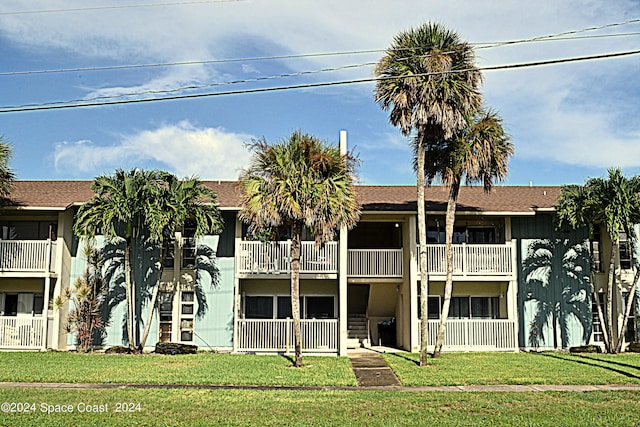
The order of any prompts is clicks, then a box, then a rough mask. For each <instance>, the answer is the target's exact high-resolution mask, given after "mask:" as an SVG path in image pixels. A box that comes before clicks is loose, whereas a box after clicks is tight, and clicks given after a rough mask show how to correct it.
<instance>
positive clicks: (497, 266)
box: [427, 241, 516, 279]
mask: <svg viewBox="0 0 640 427" xmlns="http://www.w3.org/2000/svg"><path fill="white" fill-rule="evenodd" d="M514 255H515V241H511V242H507V243H502V244H500V243H496V244H470V243H461V244H454V245H453V276H454V277H469V278H471V279H479V278H481V277H496V276H500V277H512V276H515V272H516V263H515V260H514ZM446 260H447V258H446V247H445V245H444V244H428V245H427V266H428V269H429V274H430V275H432V276H436V277H435V278H436V279H437V278H438V277H439V276H442V277H444V276H445V275H446V273H447V261H446Z"/></svg>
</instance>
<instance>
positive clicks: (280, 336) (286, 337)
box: [236, 319, 339, 353]
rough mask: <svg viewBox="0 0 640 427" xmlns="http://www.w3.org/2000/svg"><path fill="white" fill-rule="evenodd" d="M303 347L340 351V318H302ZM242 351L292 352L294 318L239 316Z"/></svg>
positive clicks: (314, 350)
mask: <svg viewBox="0 0 640 427" xmlns="http://www.w3.org/2000/svg"><path fill="white" fill-rule="evenodd" d="M300 329H301V335H302V350H303V351H310V352H317V353H323V352H327V353H336V352H337V351H338V335H339V334H338V320H337V319H301V320H300ZM236 330H237V333H238V344H237V347H236V350H237V351H239V352H292V351H293V350H294V338H293V320H292V319H240V320H238V322H237V328H236Z"/></svg>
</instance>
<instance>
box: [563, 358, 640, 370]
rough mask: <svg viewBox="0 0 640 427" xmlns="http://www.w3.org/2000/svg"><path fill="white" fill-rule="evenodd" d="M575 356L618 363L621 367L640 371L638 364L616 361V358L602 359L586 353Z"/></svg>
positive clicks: (613, 363)
mask: <svg viewBox="0 0 640 427" xmlns="http://www.w3.org/2000/svg"><path fill="white" fill-rule="evenodd" d="M575 356H577V357H582V358H584V359H589V360H593V361H597V362H602V363H609V364H611V365H618V366H622V367H625V368H631V369H635V370H637V371H640V366H637V365H630V364H628V363H621V362H618V361H616V360H602V359H598V358H597V357H590V356H588V355H586V354H580V355H575Z"/></svg>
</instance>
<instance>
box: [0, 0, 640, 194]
mask: <svg viewBox="0 0 640 427" xmlns="http://www.w3.org/2000/svg"><path fill="white" fill-rule="evenodd" d="M160 3H172V4H171V5H169V4H165V5H162V6H150V5H153V4H160ZM173 3H184V4H173ZM134 6H135V7H134ZM60 9H66V10H65V11H62V10H60ZM69 9H83V10H69ZM26 12H30V13H26ZM31 12H37V13H31ZM638 18H640V3H638V2H637V1H635V0H634V1H632V0H629V1H627V0H613V1H611V2H602V1H596V0H593V1H587V0H583V1H578V0H566V1H562V2H558V1H556V0H540V1H536V2H531V1H520V0H515V1H499V0H476V1H473V2H469V1H463V0H450V1H448V2H446V4H444V2H440V1H435V0H377V1H374V0H350V1H344V0H339V1H338V0H323V1H318V0H296V1H292V0H288V1H285V0H269V1H266V0H263V1H258V0H239V1H217V2H213V1H210V2H197V1H191V2H189V1H186V0H185V1H180V0H174V1H171V2H169V0H151V1H147V2H138V1H136V0H94V1H90V2H87V1H82V0H30V1H29V2H24V1H21V0H3V1H2V2H1V3H0V55H1V56H2V58H3V60H2V61H0V89H1V91H0V93H1V94H2V95H1V96H0V135H3V136H4V138H5V139H6V140H9V141H10V142H11V143H12V145H13V150H14V158H13V159H12V162H11V166H12V167H13V169H14V170H15V172H16V174H17V176H18V178H19V179H91V178H93V177H95V176H96V175H100V174H108V173H111V172H112V171H113V170H115V169H116V168H126V169H128V168H134V167H141V168H162V169H165V170H169V171H172V172H174V173H176V174H177V175H179V176H193V175H197V176H200V177H201V178H203V179H214V180H215V179H235V178H237V176H238V172H239V171H240V170H241V169H242V168H243V167H244V166H246V164H247V162H248V159H249V156H250V153H249V152H248V151H247V149H246V148H245V144H246V143H247V142H250V141H251V140H252V139H254V138H262V137H264V138H266V139H267V141H270V142H275V141H278V140H280V139H283V138H286V137H287V136H288V135H289V134H290V133H291V132H292V131H294V130H297V129H301V130H303V131H305V132H309V133H312V134H314V135H316V136H318V137H320V138H322V139H325V140H327V141H329V142H331V143H337V140H338V135H339V131H340V130H341V129H344V130H347V132H348V139H349V146H350V148H352V149H354V152H355V153H357V154H358V155H359V157H360V159H361V166H360V182H361V183H364V184H413V183H414V182H415V178H414V174H413V171H412V169H411V153H410V151H409V148H408V143H407V140H406V138H404V137H403V136H402V135H401V134H400V132H399V131H398V130H397V129H395V128H394V127H392V126H391V125H389V123H388V116H387V113H385V112H384V111H381V110H380V108H379V107H378V106H377V105H376V104H375V103H374V101H373V95H372V91H373V83H371V82H365V83H355V84H344V85H335V86H322V87H309V88H298V89H289V90H277V91H265V92H253V93H237V94H226V95H225V94H222V95H216V96H203V97H193V98H187V99H174V100H163V101H156V102H132V103H123V104H117V105H103V106H93V107H78V108H69V109H47V110H35V111H12V107H16V106H18V107H20V106H31V105H52V106H56V105H65V103H68V102H70V101H72V103H82V102H87V101H89V100H92V101H93V102H111V101H115V100H118V101H139V100H141V99H148V98H158V97H166V96H178V97H180V96H183V95H189V96H195V95H202V94H215V93H222V92H230V91H233V92H243V91H254V90H262V89H268V88H275V87H287V86H298V85H314V84H319V83H327V82H337V81H345V80H352V79H355V80H357V79H366V78H370V77H372V76H373V71H372V70H373V66H372V64H373V63H375V62H376V61H377V60H378V59H379V58H380V57H381V55H382V52H381V50H383V49H385V48H386V47H388V46H389V44H390V42H391V40H392V38H393V36H394V35H395V34H396V33H398V32H399V31H402V30H406V29H409V28H411V27H415V26H418V25H420V24H422V23H424V22H427V21H437V22H440V23H442V24H444V25H446V26H448V27H449V28H451V29H453V30H455V31H457V32H459V33H460V34H461V36H462V37H463V38H464V39H466V40H468V41H469V42H471V43H473V44H474V46H476V53H477V57H478V65H479V66H480V67H494V66H500V65H508V64H521V63H531V62H535V61H547V60H556V59H563V58H573V57H579V56H589V55H602V54H609V53H616V52H627V51H634V50H638V49H639V47H640V23H638V22H633V21H635V20H637V19H638ZM609 24H621V25H612V26H608V27H605V28H599V29H592V30H588V29H589V28H592V27H604V26H607V25H609ZM580 30H586V31H580ZM570 31H577V32H576V33H575V34H572V35H567V36H564V37H565V39H564V40H558V38H557V37H556V38H548V39H543V40H538V41H531V40H530V39H532V38H537V37H544V36H549V35H557V34H561V33H567V32H570ZM636 33H638V34H636ZM569 36H570V37H569ZM518 40H520V41H522V42H519V43H510V44H501V45H496V43H497V42H506V41H518ZM525 40H529V41H525ZM322 53H341V54H339V55H309V54H322ZM303 55H307V56H303ZM258 58H262V59H258ZM264 58H270V59H264ZM239 59H242V60H239ZM230 60H232V61H230ZM639 60H640V55H629V56H623V57H617V58H607V59H594V60H589V61H578V62H570V63H563V64H556V65H546V66H538V67H524V68H514V69H503V70H487V71H485V72H484V84H483V88H482V92H483V95H484V98H485V102H486V104H487V105H489V106H491V107H492V108H494V109H495V110H497V111H498V112H499V113H500V114H501V115H502V117H503V119H504V123H505V127H506V129H507V131H508V133H509V134H510V135H511V138H512V140H513V142H514V145H515V151H516V154H515V155H514V157H513V158H512V160H511V162H510V174H509V177H508V179H507V180H506V184H511V185H528V184H529V183H530V182H532V183H534V184H539V185H543V184H544V185H547V184H548V185H559V184H566V183H582V182H584V180H585V179H586V178H588V177H593V176H604V175H605V173H606V169H607V168H608V167H621V168H623V171H624V172H625V174H627V175H631V174H636V173H640V121H638V120H637V110H638V103H639V101H640V79H637V77H636V76H637V75H638V74H639V73H638V71H639V68H640V61H639ZM185 62H186V63H189V64H182V65H172V66H139V65H150V64H156V65H157V64H167V63H173V64H175V63H185ZM131 65H136V66H139V67H130V66H131ZM87 68H90V69H92V70H87ZM61 70H66V71H64V72H61Z"/></svg>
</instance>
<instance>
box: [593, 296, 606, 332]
mask: <svg viewBox="0 0 640 427" xmlns="http://www.w3.org/2000/svg"><path fill="white" fill-rule="evenodd" d="M598 298H599V299H600V306H601V307H602V306H603V304H604V294H603V293H602V292H600V293H598ZM602 315H603V316H604V315H605V313H604V310H603V313H602ZM591 341H593V342H604V336H603V334H602V324H601V323H600V317H598V306H597V302H596V300H595V299H594V298H591Z"/></svg>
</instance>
